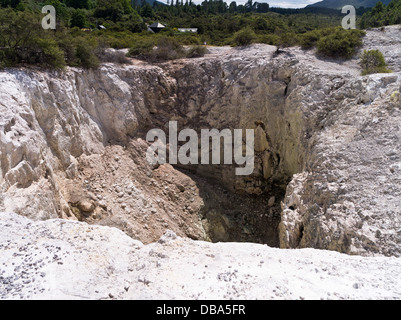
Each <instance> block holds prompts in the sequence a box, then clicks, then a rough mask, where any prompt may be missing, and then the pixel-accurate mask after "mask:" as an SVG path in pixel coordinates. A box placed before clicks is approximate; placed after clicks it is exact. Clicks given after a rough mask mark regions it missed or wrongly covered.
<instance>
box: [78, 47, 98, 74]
mask: <svg viewBox="0 0 401 320" xmlns="http://www.w3.org/2000/svg"><path fill="white" fill-rule="evenodd" d="M75 54H76V57H77V60H78V61H77V62H78V65H79V66H80V67H84V68H87V69H91V68H92V69H94V68H97V67H99V59H98V58H97V57H96V55H95V46H94V45H91V44H90V43H88V42H85V41H82V40H81V41H79V42H78V44H77V46H76V53H75Z"/></svg>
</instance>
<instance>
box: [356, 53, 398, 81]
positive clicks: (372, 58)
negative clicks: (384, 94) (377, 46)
mask: <svg viewBox="0 0 401 320" xmlns="http://www.w3.org/2000/svg"><path fill="white" fill-rule="evenodd" d="M360 65H361V67H362V69H363V70H362V75H367V74H372V73H389V72H391V70H390V69H388V68H387V63H386V61H385V59H384V57H383V54H382V53H381V52H380V51H379V50H369V51H367V50H364V51H363V54H362V56H361V60H360Z"/></svg>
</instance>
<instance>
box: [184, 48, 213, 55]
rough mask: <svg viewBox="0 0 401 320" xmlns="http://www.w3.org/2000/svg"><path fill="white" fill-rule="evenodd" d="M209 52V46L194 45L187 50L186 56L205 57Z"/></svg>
mask: <svg viewBox="0 0 401 320" xmlns="http://www.w3.org/2000/svg"><path fill="white" fill-rule="evenodd" d="M208 52H209V50H207V48H206V47H204V46H193V47H191V48H189V50H188V51H187V53H186V57H187V58H198V57H203V56H204V55H205V54H206V53H208Z"/></svg>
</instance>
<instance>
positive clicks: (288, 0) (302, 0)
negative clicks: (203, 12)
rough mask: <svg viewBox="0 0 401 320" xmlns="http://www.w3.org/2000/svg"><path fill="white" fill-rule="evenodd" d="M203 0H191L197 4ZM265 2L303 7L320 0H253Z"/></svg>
mask: <svg viewBox="0 0 401 320" xmlns="http://www.w3.org/2000/svg"><path fill="white" fill-rule="evenodd" d="M166 1H167V0H165V1H164V2H166ZM202 1H203V0H192V2H194V3H196V4H198V3H201V2H202ZM225 1H226V2H227V3H228V4H230V3H231V1H232V0H225ZM234 1H235V2H236V3H237V4H244V3H246V2H247V0H234ZM255 1H256V2H267V3H268V4H269V5H270V7H280V8H304V7H306V6H307V5H308V4H312V3H316V2H319V1H320V0H259V1H258V0H254V2H255Z"/></svg>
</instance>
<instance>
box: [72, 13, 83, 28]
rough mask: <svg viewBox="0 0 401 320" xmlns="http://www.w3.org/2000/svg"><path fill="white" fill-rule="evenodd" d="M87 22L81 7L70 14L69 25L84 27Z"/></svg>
mask: <svg viewBox="0 0 401 320" xmlns="http://www.w3.org/2000/svg"><path fill="white" fill-rule="evenodd" d="M86 24H87V21H86V16H85V12H84V11H83V10H81V9H76V10H74V12H73V13H72V15H71V23H70V26H71V28H72V27H78V28H85V27H86Z"/></svg>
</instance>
